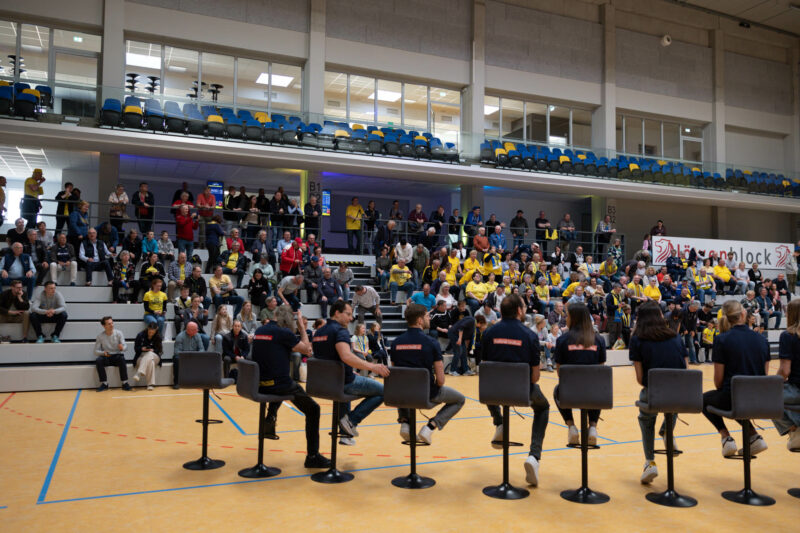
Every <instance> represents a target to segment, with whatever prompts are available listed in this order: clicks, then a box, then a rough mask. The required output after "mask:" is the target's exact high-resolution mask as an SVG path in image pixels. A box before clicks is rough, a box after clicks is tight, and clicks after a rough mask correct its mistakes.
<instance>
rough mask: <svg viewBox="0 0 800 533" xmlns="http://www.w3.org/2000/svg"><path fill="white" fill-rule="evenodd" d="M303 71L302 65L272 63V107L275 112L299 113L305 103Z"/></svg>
mask: <svg viewBox="0 0 800 533" xmlns="http://www.w3.org/2000/svg"><path fill="white" fill-rule="evenodd" d="M302 74H303V72H302V69H301V68H300V67H293V66H291V65H279V64H277V63H273V64H272V94H271V95H270V96H271V99H270V109H271V111H272V112H273V113H275V112H278V113H280V112H283V113H287V112H288V113H299V112H300V109H301V107H302V105H303V101H302V83H303V80H302V78H303V75H302Z"/></svg>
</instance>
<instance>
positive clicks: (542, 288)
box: [534, 285, 550, 302]
mask: <svg viewBox="0 0 800 533" xmlns="http://www.w3.org/2000/svg"><path fill="white" fill-rule="evenodd" d="M534 290H535V291H536V296H538V297H539V300H541V301H543V302H548V301H550V287H548V286H547V285H537V286H536V288H535V289H534Z"/></svg>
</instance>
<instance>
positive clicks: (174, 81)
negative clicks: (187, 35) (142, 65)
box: [126, 46, 205, 101]
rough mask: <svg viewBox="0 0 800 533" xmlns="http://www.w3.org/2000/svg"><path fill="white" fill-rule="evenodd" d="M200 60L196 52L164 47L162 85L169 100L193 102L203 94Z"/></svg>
mask: <svg viewBox="0 0 800 533" xmlns="http://www.w3.org/2000/svg"><path fill="white" fill-rule="evenodd" d="M198 58H199V54H198V53H197V51H196V50H186V49H184V48H175V47H174V46H165V47H164V79H163V80H161V83H162V85H163V88H164V90H163V93H164V96H165V97H166V98H167V99H170V98H174V99H178V100H179V101H185V100H186V99H187V98H188V99H191V100H192V101H194V100H196V99H197V97H198V94H199V93H200V92H201V91H200V88H199V87H198V79H197V78H198V76H197V73H198V64H197V63H198ZM126 75H127V73H126ZM204 83H205V82H204ZM137 90H138V87H137Z"/></svg>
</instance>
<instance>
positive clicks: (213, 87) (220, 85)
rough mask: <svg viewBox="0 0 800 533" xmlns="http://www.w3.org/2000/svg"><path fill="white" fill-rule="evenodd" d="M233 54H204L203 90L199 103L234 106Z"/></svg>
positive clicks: (201, 72) (202, 63) (202, 70)
mask: <svg viewBox="0 0 800 533" xmlns="http://www.w3.org/2000/svg"><path fill="white" fill-rule="evenodd" d="M234 62H235V60H234V58H233V56H223V55H218V54H209V53H207V52H203V54H202V62H201V65H202V69H201V71H200V74H201V76H202V78H203V79H202V82H203V90H202V91H201V99H200V101H199V102H198V103H202V104H203V105H214V104H215V103H216V105H219V106H224V107H231V106H233V68H234Z"/></svg>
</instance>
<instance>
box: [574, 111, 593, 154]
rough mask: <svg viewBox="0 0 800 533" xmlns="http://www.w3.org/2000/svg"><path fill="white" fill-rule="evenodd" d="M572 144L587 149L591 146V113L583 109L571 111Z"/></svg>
mask: <svg viewBox="0 0 800 533" xmlns="http://www.w3.org/2000/svg"><path fill="white" fill-rule="evenodd" d="M572 144H573V145H575V146H583V147H589V146H591V145H592V112H591V111H586V110H585V109H573V110H572Z"/></svg>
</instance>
